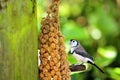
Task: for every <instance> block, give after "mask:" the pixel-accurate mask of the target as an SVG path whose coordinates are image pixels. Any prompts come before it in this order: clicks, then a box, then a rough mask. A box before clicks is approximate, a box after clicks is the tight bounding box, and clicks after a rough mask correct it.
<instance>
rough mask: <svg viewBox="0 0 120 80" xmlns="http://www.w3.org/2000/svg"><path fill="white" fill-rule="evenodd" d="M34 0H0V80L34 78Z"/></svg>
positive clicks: (26, 79) (35, 51)
mask: <svg viewBox="0 0 120 80" xmlns="http://www.w3.org/2000/svg"><path fill="white" fill-rule="evenodd" d="M35 4H36V2H35V0H0V80H37V78H38V67H37V66H38V65H37V60H38V59H37V37H38V36H37V21H36V20H37V19H36V11H35V9H36V7H35Z"/></svg>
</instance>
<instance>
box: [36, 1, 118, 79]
mask: <svg viewBox="0 0 120 80" xmlns="http://www.w3.org/2000/svg"><path fill="white" fill-rule="evenodd" d="M50 1H51V0H37V16H38V32H40V27H41V22H40V21H41V19H42V17H45V15H46V11H47V9H48V5H49V3H50ZM59 17H60V25H61V31H62V33H63V35H64V36H65V45H66V51H67V52H68V53H69V50H70V46H69V44H68V43H69V40H70V39H77V40H79V41H80V42H81V44H82V45H83V46H84V48H85V49H86V51H87V52H89V54H90V55H91V56H93V57H94V60H95V63H96V64H97V65H99V67H101V68H102V69H103V70H104V71H105V74H102V73H101V72H100V71H98V70H97V69H96V68H95V67H92V68H91V69H90V70H88V71H85V72H77V73H71V78H72V80H120V0H61V1H60V6H59ZM68 60H69V62H70V64H73V63H76V60H75V58H74V57H73V56H72V55H71V54H68Z"/></svg>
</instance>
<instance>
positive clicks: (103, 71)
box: [88, 61, 104, 73]
mask: <svg viewBox="0 0 120 80" xmlns="http://www.w3.org/2000/svg"><path fill="white" fill-rule="evenodd" d="M88 63H90V64H92V65H94V66H95V67H96V68H97V69H98V70H100V71H101V72H102V73H104V71H103V70H102V69H100V68H99V67H98V66H97V65H96V64H95V63H92V62H90V61H88Z"/></svg>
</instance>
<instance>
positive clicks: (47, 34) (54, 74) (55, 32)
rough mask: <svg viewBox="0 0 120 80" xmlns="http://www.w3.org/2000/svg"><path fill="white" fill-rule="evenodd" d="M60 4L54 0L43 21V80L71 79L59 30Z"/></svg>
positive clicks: (41, 72)
mask: <svg viewBox="0 0 120 80" xmlns="http://www.w3.org/2000/svg"><path fill="white" fill-rule="evenodd" d="M58 4H59V0H54V1H53V4H52V5H51V6H50V7H49V10H48V11H47V16H46V17H45V18H43V19H42V22H41V24H42V27H41V33H40V36H39V41H40V44H39V49H40V61H41V64H40V67H39V68H40V79H41V80H70V70H69V63H68V61H67V54H66V52H65V46H64V43H63V36H62V34H61V33H60V31H59V27H60V25H59V17H58Z"/></svg>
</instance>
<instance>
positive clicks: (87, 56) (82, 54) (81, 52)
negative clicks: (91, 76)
mask: <svg viewBox="0 0 120 80" xmlns="http://www.w3.org/2000/svg"><path fill="white" fill-rule="evenodd" d="M74 52H75V53H76V54H78V55H81V56H83V57H86V58H90V59H91V60H93V58H92V57H91V56H90V55H89V54H88V53H87V52H86V51H85V50H80V49H75V50H74Z"/></svg>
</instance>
